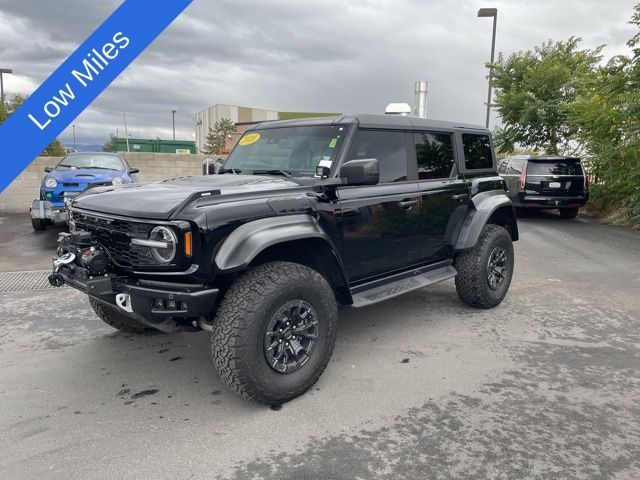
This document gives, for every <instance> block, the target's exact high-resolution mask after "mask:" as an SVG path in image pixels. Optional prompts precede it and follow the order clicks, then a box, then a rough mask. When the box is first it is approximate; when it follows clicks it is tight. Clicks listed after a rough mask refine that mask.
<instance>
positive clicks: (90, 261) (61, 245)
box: [49, 230, 109, 287]
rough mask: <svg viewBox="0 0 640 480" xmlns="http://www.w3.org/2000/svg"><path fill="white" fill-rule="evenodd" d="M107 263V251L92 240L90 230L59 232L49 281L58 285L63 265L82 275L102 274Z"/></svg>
mask: <svg viewBox="0 0 640 480" xmlns="http://www.w3.org/2000/svg"><path fill="white" fill-rule="evenodd" d="M108 265H109V256H108V255H107V252H105V250H104V249H103V248H102V247H101V246H100V245H99V244H98V243H97V242H95V241H94V240H93V237H92V235H91V233H90V232H85V231H82V230H79V231H75V232H71V233H61V234H60V236H59V237H58V258H57V259H54V261H53V271H52V273H51V275H49V283H50V284H51V285H53V286H55V287H59V286H61V285H62V284H63V283H64V278H63V277H62V275H61V274H60V273H59V271H60V269H61V268H63V267H65V268H68V269H69V270H71V271H72V272H76V270H80V272H76V273H81V274H82V276H85V277H91V276H96V275H103V274H104V273H105V272H106V270H107V266H108Z"/></svg>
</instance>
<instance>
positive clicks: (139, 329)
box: [89, 296, 156, 334]
mask: <svg viewBox="0 0 640 480" xmlns="http://www.w3.org/2000/svg"><path fill="white" fill-rule="evenodd" d="M89 303H90V304H91V308H93V311H94V312H95V313H96V315H97V316H98V317H100V320H102V321H103V322H104V323H106V324H107V325H109V326H111V327H113V328H115V329H117V330H120V331H121V332H124V333H137V334H144V333H151V332H154V331H156V330H155V329H154V328H151V327H147V326H146V325H145V324H143V323H141V322H138V321H137V320H136V319H135V318H133V317H130V316H129V315H127V314H126V313H124V312H121V311H120V310H118V308H117V307H114V306H112V305H110V304H108V303H105V302H101V301H100V300H98V299H96V298H94V297H91V296H90V297H89Z"/></svg>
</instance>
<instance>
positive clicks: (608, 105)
mask: <svg viewBox="0 0 640 480" xmlns="http://www.w3.org/2000/svg"><path fill="white" fill-rule="evenodd" d="M630 23H631V24H632V25H635V26H636V27H637V28H638V31H637V33H636V34H635V35H634V36H633V37H632V38H631V39H630V40H629V42H628V43H627V45H628V46H629V48H630V49H631V54H630V55H618V56H615V57H613V58H612V59H610V60H609V61H608V62H607V63H606V64H605V65H603V66H601V67H600V68H598V70H597V72H596V75H592V76H588V77H585V78H583V79H582V84H581V85H580V88H579V92H580V93H579V95H578V97H577V98H576V100H575V102H573V104H572V105H571V109H570V119H571V121H572V122H573V124H575V125H576V128H577V132H578V137H579V139H580V141H581V142H582V143H583V144H584V145H585V146H586V148H587V150H588V152H589V163H590V169H591V174H592V178H593V179H594V180H595V184H594V185H592V200H593V202H592V203H593V204H594V206H595V207H597V208H600V209H602V210H603V211H604V212H605V213H608V212H616V213H617V215H618V217H619V218H618V220H619V221H620V222H621V223H626V224H630V225H635V226H639V225H640V4H638V5H636V6H635V13H634V15H633V17H632V19H631V21H630Z"/></svg>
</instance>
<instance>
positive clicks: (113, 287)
mask: <svg viewBox="0 0 640 480" xmlns="http://www.w3.org/2000/svg"><path fill="white" fill-rule="evenodd" d="M53 275H59V276H60V277H58V278H59V279H60V278H61V279H62V282H63V283H64V284H66V285H68V286H70V287H73V288H75V289H77V290H80V291H82V292H84V293H86V294H88V295H90V296H92V297H95V298H97V299H98V300H101V301H103V302H106V303H109V304H111V305H113V306H115V307H117V308H119V309H120V310H122V311H123V312H126V313H127V314H129V315H131V316H133V317H135V318H136V319H137V320H139V321H141V322H143V323H145V324H147V325H149V326H152V327H154V328H157V329H159V330H163V331H176V330H179V328H177V327H178V325H179V322H175V321H174V320H173V319H176V318H180V319H188V318H191V319H194V320H196V321H197V320H199V319H201V318H202V317H204V318H205V319H208V318H209V317H210V316H211V313H212V312H213V309H214V307H215V304H216V299H217V298H218V294H219V291H218V290H217V289H211V288H206V287H205V286H204V285H194V284H184V283H173V282H160V281H155V280H144V279H134V278H131V277H126V276H118V275H116V274H113V273H107V274H105V275H103V276H97V277H92V276H90V275H89V274H88V273H87V271H86V270H85V269H84V268H82V267H79V266H76V265H73V264H71V265H64V266H62V267H60V268H59V269H58V271H57V273H54V274H53ZM123 298H126V302H123V301H122V299H123Z"/></svg>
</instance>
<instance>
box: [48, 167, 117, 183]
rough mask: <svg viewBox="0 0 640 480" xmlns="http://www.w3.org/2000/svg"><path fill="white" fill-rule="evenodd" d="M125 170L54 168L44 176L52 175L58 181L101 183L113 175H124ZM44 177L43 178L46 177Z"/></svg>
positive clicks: (113, 176) (107, 180) (111, 178)
mask: <svg viewBox="0 0 640 480" xmlns="http://www.w3.org/2000/svg"><path fill="white" fill-rule="evenodd" d="M124 176H125V172H120V171H118V170H103V169H100V168H74V169H69V170H54V171H53V172H50V173H47V175H46V177H53V178H55V179H56V181H57V182H58V183H60V182H64V183H69V182H74V183H101V182H110V181H111V180H113V179H114V178H115V177H124ZM46 177H45V178H46Z"/></svg>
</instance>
